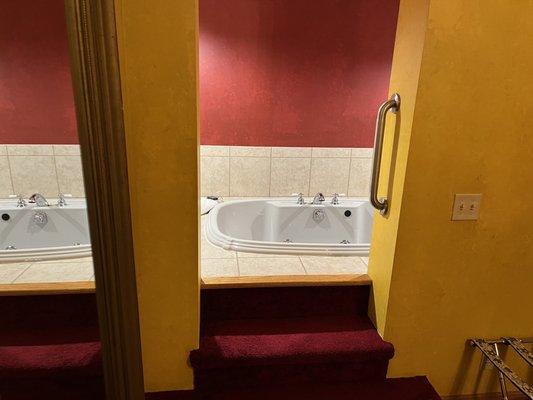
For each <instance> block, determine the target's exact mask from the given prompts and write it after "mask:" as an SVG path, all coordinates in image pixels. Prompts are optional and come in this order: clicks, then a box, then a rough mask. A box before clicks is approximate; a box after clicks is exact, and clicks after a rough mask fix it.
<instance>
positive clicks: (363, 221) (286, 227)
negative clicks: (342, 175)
mask: <svg viewBox="0 0 533 400" xmlns="http://www.w3.org/2000/svg"><path fill="white" fill-rule="evenodd" d="M316 210H320V211H321V213H322V215H323V219H321V220H318V219H317V218H313V214H314V213H315V211H316ZM372 216H373V211H372V208H371V206H370V203H369V202H368V201H367V200H360V199H342V200H341V201H340V203H339V204H338V205H332V204H330V203H323V204H320V205H311V204H305V205H298V204H296V201H295V200H294V199H275V200H273V199H266V200H236V201H228V202H225V203H220V204H218V205H217V206H216V207H215V208H214V209H213V210H211V212H210V213H209V217H208V220H207V225H206V234H207V239H208V240H209V241H210V242H211V243H212V244H214V245H216V246H219V247H222V248H224V249H227V250H236V251H244V252H252V253H271V254H315V255H330V256H331V255H341V256H368V253H369V250H370V237H371V230H372Z"/></svg>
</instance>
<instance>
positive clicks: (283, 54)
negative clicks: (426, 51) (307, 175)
mask: <svg viewBox="0 0 533 400" xmlns="http://www.w3.org/2000/svg"><path fill="white" fill-rule="evenodd" d="M398 3H399V0H200V127H201V128H200V129H201V143H202V144H213V145H217V144H218V145H248V146H254V145H255V146H260V145H263V146H322V147H371V146H372V144H373V135H374V120H375V115H376V111H377V107H378V106H379V104H380V103H381V102H383V101H384V100H385V99H386V96H387V91H388V86H389V79H390V68H391V62H392V53H393V47H394V38H395V33H396V19H397V13H398Z"/></svg>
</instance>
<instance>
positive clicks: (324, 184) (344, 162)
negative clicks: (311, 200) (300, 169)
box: [309, 158, 350, 196]
mask: <svg viewBox="0 0 533 400" xmlns="http://www.w3.org/2000/svg"><path fill="white" fill-rule="evenodd" d="M349 171H350V159H349V158H313V159H312V160H311V185H310V188H309V193H310V195H313V194H314V193H317V192H322V193H324V195H327V196H330V195H331V194H333V193H339V194H342V193H344V194H346V192H347V191H348V174H349Z"/></svg>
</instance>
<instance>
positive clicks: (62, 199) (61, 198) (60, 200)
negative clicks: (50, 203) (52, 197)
mask: <svg viewBox="0 0 533 400" xmlns="http://www.w3.org/2000/svg"><path fill="white" fill-rule="evenodd" d="M67 197H68V198H71V197H72V195H71V194H67V193H59V194H58V195H57V205H58V207H65V206H66V205H68V203H67V200H66V198H67Z"/></svg>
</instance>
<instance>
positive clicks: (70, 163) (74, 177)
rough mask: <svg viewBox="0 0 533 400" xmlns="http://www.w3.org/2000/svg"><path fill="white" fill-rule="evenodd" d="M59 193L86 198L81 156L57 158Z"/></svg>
mask: <svg viewBox="0 0 533 400" xmlns="http://www.w3.org/2000/svg"><path fill="white" fill-rule="evenodd" d="M55 160H56V168H57V181H58V186H59V192H61V193H63V194H71V195H72V196H74V197H85V189H84V186H83V171H82V167H81V158H80V156H56V157H55Z"/></svg>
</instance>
